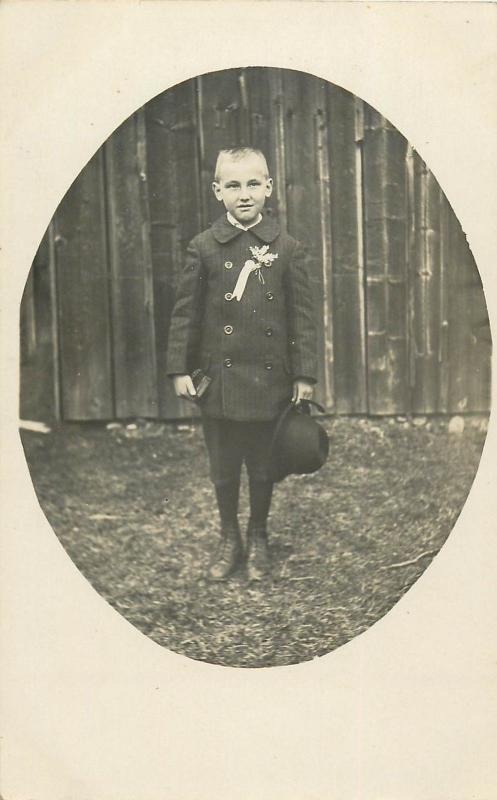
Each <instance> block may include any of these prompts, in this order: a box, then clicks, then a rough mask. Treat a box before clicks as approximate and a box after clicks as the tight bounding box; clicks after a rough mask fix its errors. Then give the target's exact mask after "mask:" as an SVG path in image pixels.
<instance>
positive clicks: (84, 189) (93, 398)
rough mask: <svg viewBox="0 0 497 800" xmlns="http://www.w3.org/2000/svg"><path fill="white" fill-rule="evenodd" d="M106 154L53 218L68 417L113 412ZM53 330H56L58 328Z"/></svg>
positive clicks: (77, 182) (75, 185)
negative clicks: (105, 173)
mask: <svg viewBox="0 0 497 800" xmlns="http://www.w3.org/2000/svg"><path fill="white" fill-rule="evenodd" d="M105 224H106V221H105V210H104V193H103V171H102V153H101V151H99V152H98V153H97V154H96V155H95V156H94V157H93V158H92V159H91V160H90V161H89V162H88V164H87V165H86V167H85V168H84V170H83V171H82V172H81V173H80V174H79V176H78V178H77V179H76V180H75V182H74V183H73V185H72V186H71V188H70V189H69V191H68V192H67V194H66V196H65V197H64V199H63V201H62V203H61V204H60V206H59V208H58V210H57V214H56V216H55V220H54V230H53V239H51V242H52V243H53V250H54V254H55V255H54V258H55V260H56V263H57V274H56V276H55V275H53V277H52V288H51V291H52V294H54V293H55V283H56V284H57V286H56V290H57V300H58V317H59V320H58V335H59V357H60V371H61V394H62V414H63V417H64V419H69V420H85V419H105V418H108V417H111V416H112V414H113V404H112V377H111V367H110V330H109V327H110V326H109V303H108V276H107V254H106V230H105ZM54 335H55V329H54Z"/></svg>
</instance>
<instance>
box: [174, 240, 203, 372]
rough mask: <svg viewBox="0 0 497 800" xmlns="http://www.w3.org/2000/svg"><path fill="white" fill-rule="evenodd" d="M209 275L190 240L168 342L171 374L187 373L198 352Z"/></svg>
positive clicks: (177, 291) (197, 250)
mask: <svg viewBox="0 0 497 800" xmlns="http://www.w3.org/2000/svg"><path fill="white" fill-rule="evenodd" d="M204 290H205V278H204V274H203V269H202V261H201V256H200V252H199V249H198V247H197V244H196V241H195V239H194V240H193V241H192V242H190V244H189V245H188V249H187V251H186V259H185V263H184V266H183V269H182V271H181V275H180V279H179V282H178V288H177V290H176V298H175V303H174V307H173V312H172V315H171V324H170V326H169V335H168V342H167V355H166V366H167V374H168V375H185V374H187V373H188V372H190V371H191V369H192V364H193V363H194V360H195V357H196V355H197V353H198V346H199V341H200V332H201V324H202V315H203V302H202V301H203V297H204Z"/></svg>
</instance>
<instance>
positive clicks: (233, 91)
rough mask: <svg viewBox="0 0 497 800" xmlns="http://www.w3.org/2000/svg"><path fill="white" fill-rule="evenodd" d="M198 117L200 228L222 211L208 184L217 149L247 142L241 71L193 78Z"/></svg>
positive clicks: (244, 97) (244, 98) (245, 98)
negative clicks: (200, 198)
mask: <svg viewBox="0 0 497 800" xmlns="http://www.w3.org/2000/svg"><path fill="white" fill-rule="evenodd" d="M197 80H198V83H197V87H198V90H197V91H198V94H197V96H198V113H199V120H200V176H201V187H200V188H201V197H202V217H203V220H202V221H203V227H207V225H208V224H209V223H212V222H213V221H214V220H215V219H217V217H219V216H220V215H221V214H222V213H223V206H222V204H220V203H219V201H218V200H216V198H215V197H214V194H213V192H212V189H211V183H212V181H213V179H214V167H215V164H216V158H217V154H218V152H219V150H221V149H222V148H224V147H235V146H238V145H243V144H249V131H248V114H247V109H246V108H245V107H244V102H247V95H246V92H245V90H244V91H242V87H244V78H243V71H242V70H239V69H228V70H222V71H221V72H210V73H208V74H207V75H202V76H201V77H200V78H198V79H197Z"/></svg>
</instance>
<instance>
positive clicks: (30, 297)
mask: <svg viewBox="0 0 497 800" xmlns="http://www.w3.org/2000/svg"><path fill="white" fill-rule="evenodd" d="M21 348H22V349H21V354H22V355H24V356H25V357H26V358H30V357H31V356H32V355H33V354H34V352H35V351H36V308H35V294H34V272H33V269H30V271H29V275H28V278H27V281H26V285H25V287H24V292H23V295H22V302H21Z"/></svg>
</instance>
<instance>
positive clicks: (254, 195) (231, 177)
mask: <svg viewBox="0 0 497 800" xmlns="http://www.w3.org/2000/svg"><path fill="white" fill-rule="evenodd" d="M218 177H219V181H214V182H213V184H212V188H213V190H214V194H215V195H216V197H217V199H218V200H219V201H222V202H223V203H224V207H225V208H226V210H227V211H229V212H230V214H232V215H233V216H234V217H235V219H236V220H238V222H241V223H242V225H250V224H251V223H252V222H255V220H256V219H257V217H258V215H259V213H260V212H261V211H262V209H263V208H264V203H265V202H266V197H269V196H270V194H271V192H272V191H273V181H272V179H271V178H268V177H266V174H265V168H264V162H263V161H262V160H261V159H260V157H259V156H258V155H257V154H256V153H252V154H250V155H248V156H245V158H242V159H240V160H238V161H232V160H231V159H228V158H227V159H225V160H224V161H222V162H221V168H220V174H219V176H218Z"/></svg>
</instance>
